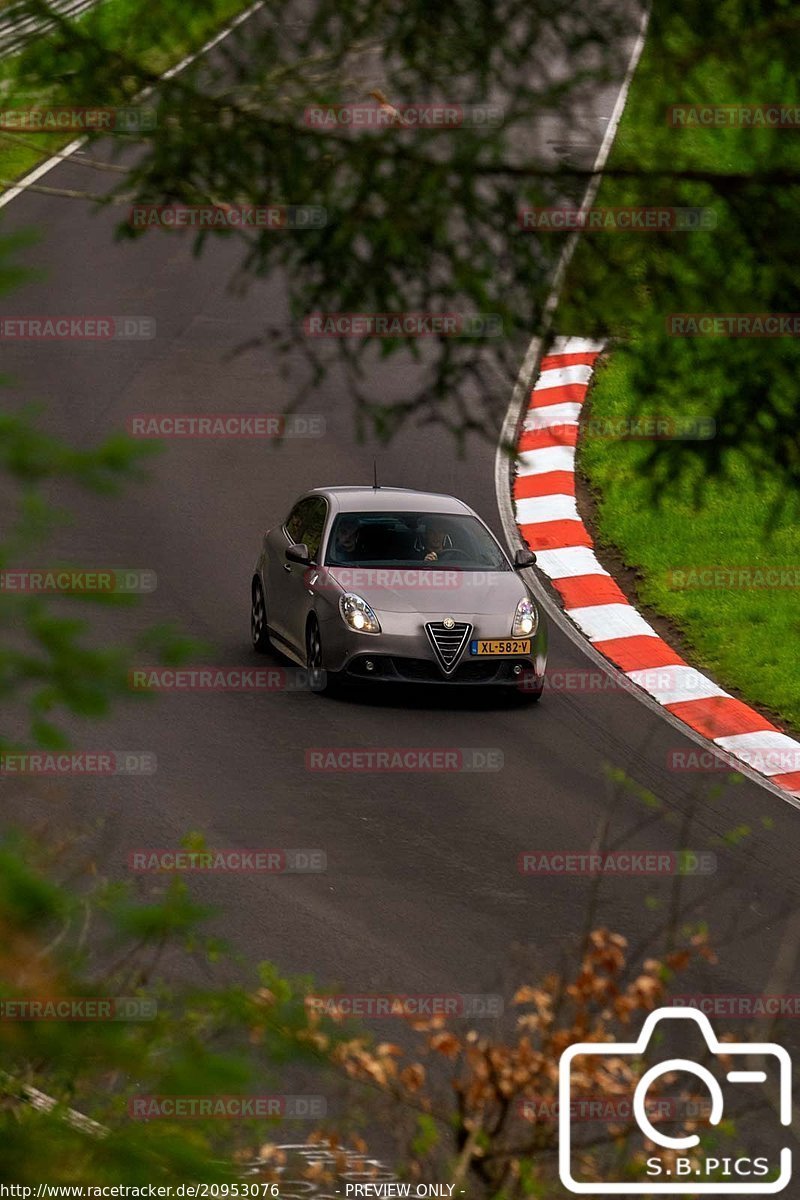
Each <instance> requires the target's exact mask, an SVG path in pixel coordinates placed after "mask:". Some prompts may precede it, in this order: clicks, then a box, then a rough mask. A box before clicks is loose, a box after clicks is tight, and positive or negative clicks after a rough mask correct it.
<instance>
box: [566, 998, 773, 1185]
mask: <svg viewBox="0 0 800 1200" xmlns="http://www.w3.org/2000/svg"><path fill="white" fill-rule="evenodd" d="M670 1021H672V1022H675V1021H683V1022H684V1026H686V1024H687V1023H688V1022H691V1023H692V1024H694V1025H696V1026H697V1027H698V1028H699V1030H700V1032H701V1033H702V1036H703V1038H704V1040H705V1042H706V1046H707V1048H708V1051H709V1052H710V1054H712V1055H714V1056H717V1057H722V1058H724V1059H726V1060H727V1059H729V1058H730V1059H732V1060H734V1062H733V1068H726V1067H723V1066H722V1064H721V1063H720V1071H719V1074H717V1075H715V1074H714V1073H713V1072H712V1071H711V1070H710V1069H709V1068H708V1067H706V1066H703V1065H702V1064H701V1063H698V1062H695V1061H693V1060H691V1059H688V1058H669V1059H665V1060H664V1061H662V1062H658V1063H656V1064H655V1065H654V1066H652V1067H650V1068H649V1069H647V1070H645V1071H644V1072H643V1073H642V1074H641V1076H640V1077H639V1078H638V1082H637V1084H636V1090H635V1092H634V1095H633V1105H632V1109H633V1116H634V1120H635V1123H636V1125H637V1126H638V1130H639V1132H640V1133H641V1135H642V1136H643V1138H645V1139H646V1140H647V1141H648V1142H652V1143H653V1144H654V1145H655V1146H656V1147H657V1148H658V1150H661V1151H664V1152H666V1154H665V1156H664V1159H663V1160H662V1158H661V1157H660V1156H659V1154H658V1151H655V1152H653V1151H651V1152H650V1153H651V1155H652V1157H648V1158H647V1165H646V1168H645V1170H646V1176H647V1177H646V1178H642V1179H640V1180H635V1181H632V1180H631V1179H630V1176H628V1178H626V1179H619V1180H609V1181H608V1182H597V1181H595V1180H581V1179H580V1178H577V1177H576V1176H577V1174H578V1170H577V1167H578V1163H577V1158H578V1157H579V1156H580V1154H581V1147H580V1144H579V1143H576V1139H575V1136H574V1135H575V1130H574V1128H573V1123H572V1120H571V1116H572V1113H571V1100H572V1077H573V1070H574V1067H573V1064H574V1061H575V1059H576V1058H581V1059H586V1060H594V1062H593V1063H592V1064H591V1065H592V1066H593V1067H597V1066H598V1065H601V1064H603V1062H604V1061H605V1063H607V1067H606V1069H607V1070H609V1071H613V1070H614V1068H615V1064H614V1061H613V1060H615V1059H620V1058H622V1059H624V1058H626V1057H627V1058H629V1059H630V1060H631V1062H632V1063H637V1064H638V1063H640V1062H641V1060H642V1059H643V1058H644V1056H645V1053H646V1051H647V1049H648V1047H649V1046H650V1043H651V1039H652V1037H653V1034H654V1033H655V1031H656V1027H657V1026H658V1025H659V1024H660V1023H662V1022H670ZM754 1059H755V1060H758V1063H757V1066H758V1069H756V1064H754V1063H753V1060H754ZM737 1060H738V1061H737ZM748 1060H749V1061H748ZM628 1065H630V1064H628ZM768 1067H771V1068H772V1073H771V1078H772V1081H773V1084H774V1085H775V1084H776V1085H777V1086H776V1087H775V1090H774V1096H775V1106H776V1108H777V1111H778V1116H779V1120H780V1123H781V1125H784V1126H789V1125H791V1120H792V1113H791V1109H792V1061H791V1058H790V1057H789V1054H788V1052H787V1051H786V1050H784V1048H783V1047H782V1046H778V1045H776V1044H775V1043H774V1042H720V1041H719V1040H718V1039H717V1036H716V1034H715V1032H714V1029H713V1027H712V1025H711V1022H710V1021H709V1019H708V1017H707V1016H706V1015H705V1014H704V1013H701V1012H698V1011H696V1010H695V1009H686V1008H659V1009H656V1010H655V1012H652V1013H650V1015H649V1016H648V1017H647V1020H646V1021H645V1023H644V1025H643V1027H642V1032H641V1034H640V1036H639V1039H638V1041H635V1042H578V1043H576V1044H575V1045H572V1046H570V1047H569V1048H568V1049H567V1050H565V1051H564V1053H563V1054H562V1056H561V1059H560V1062H559V1079H558V1089H559V1117H558V1121H559V1130H558V1133H559V1150H558V1154H559V1164H558V1165H559V1176H560V1179H561V1183H562V1184H563V1186H564V1187H565V1188H566V1189H567V1191H569V1192H572V1193H575V1194H577V1195H584V1196H604V1195H605V1196H607V1195H614V1196H633V1195H639V1196H643V1195H647V1196H652V1195H660V1194H665V1195H666V1194H672V1195H683V1196H687V1195H691V1196H700V1195H706V1194H709V1195H712V1194H714V1195H718V1196H719V1195H728V1196H730V1195H739V1196H751V1197H753V1196H759V1195H775V1194H776V1193H778V1192H782V1191H783V1190H784V1188H786V1186H787V1185H788V1183H789V1182H790V1180H791V1177H792V1152H791V1150H790V1149H789V1147H787V1146H784V1147H783V1148H782V1149H781V1151H780V1156H779V1157H777V1156H773V1158H774V1160H775V1161H774V1162H770V1160H769V1159H768V1158H767V1157H765V1156H756V1157H747V1156H743V1155H742V1154H739V1153H738V1152H737V1155H736V1156H733V1155H732V1156H731V1157H721V1156H720V1155H719V1152H718V1150H717V1149H716V1148H715V1149H714V1151H713V1157H703V1156H702V1154H703V1146H702V1138H701V1136H700V1135H699V1134H697V1133H688V1134H686V1135H685V1136H682V1137H673V1136H671V1135H670V1134H668V1133H666V1132H665V1131H664V1130H663V1129H660V1128H658V1127H656V1126H655V1125H654V1124H653V1122H652V1121H651V1119H650V1115H649V1113H648V1111H647V1093H648V1091H649V1089H650V1088H651V1087H652V1086H653V1084H654V1083H655V1082H656V1080H658V1079H660V1078H662V1077H663V1076H674V1075H675V1074H676V1073H678V1074H680V1073H683V1074H689V1075H693V1076H694V1077H695V1078H696V1079H699V1080H700V1081H701V1082H702V1084H703V1085H705V1088H706V1089H707V1090H708V1093H709V1096H710V1106H709V1108H708V1113H707V1120H708V1123H709V1125H710V1126H712V1127H714V1126H717V1125H719V1123H720V1121H721V1120H722V1117H723V1112H724V1107H725V1093H724V1092H723V1088H722V1086H721V1084H720V1078H722V1079H723V1080H725V1081H726V1082H727V1083H728V1084H733V1085H737V1084H743V1085H747V1084H750V1085H754V1086H757V1085H764V1084H766V1083H768V1081H769V1079H770V1075H769V1074H768V1071H767V1070H766V1069H764V1068H768ZM709 1176H710V1177H709ZM767 1176H768V1177H769V1178H766V1177H767ZM776 1176H777V1177H776Z"/></svg>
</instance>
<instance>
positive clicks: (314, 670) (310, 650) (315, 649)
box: [306, 617, 338, 696]
mask: <svg viewBox="0 0 800 1200" xmlns="http://www.w3.org/2000/svg"><path fill="white" fill-rule="evenodd" d="M306 668H307V670H308V686H309V687H310V688H311V691H312V692H317V694H318V695H320V696H322V695H326V694H327V695H330V694H331V693H332V692H334V691H335V690H336V684H337V682H338V679H337V676H336V675H335V674H334V673H333V672H331V671H326V670H325V660H324V656H323V652H322V635H321V634H320V631H319V622H318V621H317V619H316V617H311V618H310V620H309V622H308V625H307V627H306Z"/></svg>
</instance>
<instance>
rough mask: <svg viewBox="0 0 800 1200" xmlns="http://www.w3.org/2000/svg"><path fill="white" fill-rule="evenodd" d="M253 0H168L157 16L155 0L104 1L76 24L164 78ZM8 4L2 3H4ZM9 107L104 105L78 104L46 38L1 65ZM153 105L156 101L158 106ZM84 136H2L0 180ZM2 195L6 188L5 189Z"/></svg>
mask: <svg viewBox="0 0 800 1200" xmlns="http://www.w3.org/2000/svg"><path fill="white" fill-rule="evenodd" d="M249 3H250V0H202V2H201V3H197V4H194V3H193V4H191V5H187V4H185V3H183V0H180V2H178V0H164V2H163V3H160V4H159V5H158V11H157V15H156V14H155V12H154V7H155V6H153V5H152V4H151V3H150V2H149V0H105V2H104V3H103V4H102V5H100V6H99V7H98V8H97V9H93V10H91V11H90V12H89V13H87V14H85V15H84V16H83V17H81V18H79V20H78V21H76V22H75V24H76V27H77V28H79V29H84V30H86V31H87V32H88V33H91V36H92V37H93V38H95V39H97V40H98V41H99V42H100V44H101V45H107V46H109V47H113V48H114V49H116V50H120V51H121V52H122V53H123V54H124V55H125V57H126V58H127V59H128V60H129V61H135V62H138V63H140V64H141V65H142V66H143V67H144V68H145V69H146V70H147V71H148V72H152V73H153V74H161V73H163V72H164V71H165V70H167V68H168V67H170V66H172V65H174V64H175V63H177V62H180V60H181V59H182V58H184V57H185V56H186V55H187V54H189V53H191V52H192V51H193V50H197V49H199V48H200V47H201V46H202V45H203V44H204V42H206V41H207V40H208V39H209V38H210V37H212V36H213V34H214V32H215V31H216V30H217V29H219V28H221V27H222V26H224V25H225V24H226V22H228V21H229V20H231V19H232V18H233V17H234V16H236V15H237V14H238V13H240V12H242V11H244V9H246V8H247V7H248V6H249ZM0 6H2V0H0ZM0 95H1V96H2V107H3V108H4V109H17V108H32V109H41V108H45V107H47V106H58V105H80V104H84V105H94V106H97V107H102V106H103V99H102V97H98V96H94V97H91V98H83V99H81V98H77V97H76V96H74V95H73V94H72V93H71V92H70V88H69V83H68V78H67V79H65V78H59V62H58V56H57V55H53V53H52V52H51V51H50V49H49V47H48V40H47V38H43V39H39V40H37V41H36V42H34V43H32V44H31V45H30V46H29V47H27V48H26V49H25V50H24V51H23V53H21V54H19V55H15V56H14V57H13V58H7V59H3V60H0ZM150 103H151V104H152V103H153V101H152V100H151V101H150ZM76 136H79V133H76V132H70V133H63V134H62V133H35V134H32V133H27V134H26V133H19V134H15V133H13V132H11V131H8V130H0V179H2V180H9V181H10V180H15V179H19V178H20V177H21V176H23V175H25V174H27V173H28V171H31V170H33V168H34V167H36V166H37V164H38V163H39V162H41V161H42V160H44V159H46V158H48V157H49V156H50V155H52V154H55V153H56V152H57V151H58V150H60V149H62V148H63V147H64V146H66V145H68V144H69V142H71V141H72V140H74V138H75V137H76ZM0 190H2V185H0Z"/></svg>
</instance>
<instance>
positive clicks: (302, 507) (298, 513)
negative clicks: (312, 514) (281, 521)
mask: <svg viewBox="0 0 800 1200" xmlns="http://www.w3.org/2000/svg"><path fill="white" fill-rule="evenodd" d="M313 503H314V501H313V499H312V498H311V497H307V498H306V499H305V500H300V501H299V502H298V503H297V504H295V506H294V508H293V509H292V511H291V512H290V513H289V516H288V517H287V518H286V532H287V533H288V535H289V537H290V538H291V539H292V541H293V542H294V543H295V544H296V543H297V542H302V540H303V538H302V536H301V535H302V532H303V519H304V515H305V511H306V509H307V508H308V506H309V504H313Z"/></svg>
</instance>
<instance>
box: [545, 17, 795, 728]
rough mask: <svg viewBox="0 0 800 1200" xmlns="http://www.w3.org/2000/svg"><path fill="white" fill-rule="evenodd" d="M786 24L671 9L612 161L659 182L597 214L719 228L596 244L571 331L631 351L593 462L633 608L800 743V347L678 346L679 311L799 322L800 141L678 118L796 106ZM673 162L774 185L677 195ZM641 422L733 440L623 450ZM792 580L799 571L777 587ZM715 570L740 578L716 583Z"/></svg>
mask: <svg viewBox="0 0 800 1200" xmlns="http://www.w3.org/2000/svg"><path fill="white" fill-rule="evenodd" d="M777 11H778V10H774V11H773V10H771V9H770V11H769V12H767V13H766V14H765V24H764V26H763V27H762V28H758V27H754V28H751V26H750V25H749V24H748V22H752V21H753V19H754V18H753V10H751V9H749V8H747V6H746V5H744V4H740V3H738V2H736V0H734V2H732V3H730V4H729V5H727V6H726V7H725V8H724V9H723V8H721V9H716V10H715V12H714V13H713V14H711V13H710V12H709V13H705V14H703V13H702V12H701V10H700V9H698V8H697V7H696V6H693V5H692V4H690V3H688V2H686V3H683V2H682V0H678V4H677V6H672V7H671V8H670V9H669V11H667V10H666V9H662V8H660V7H658V8H657V11H656V14H655V17H654V21H653V26H652V29H651V34H650V38H649V40H648V44H647V46H646V49H645V53H644V55H643V57H642V60H641V63H640V66H639V69H638V71H637V74H636V76H635V79H634V82H633V86H632V88H631V91H630V95H629V99H628V103H627V107H626V111H625V115H624V117H623V120H622V122H621V125H620V129H619V133H618V138H617V142H616V144H615V148H614V152H613V154H612V158H611V162H610V164H609V166H610V168H611V169H612V171H613V170H614V168H615V167H616V168H619V167H623V166H626V165H629V164H635V165H637V166H638V167H642V168H644V169H645V170H648V169H649V170H651V171H652V172H653V173H652V175H651V176H650V178H646V179H641V178H640V179H629V178H621V177H617V178H613V177H607V178H606V179H605V180H604V183H603V185H602V188H601V191H600V196H599V197H598V201H597V203H598V204H600V205H631V204H635V205H692V206H704V207H706V208H710V209H711V210H712V211H713V213H714V220H715V228H713V229H712V230H710V231H708V232H693V233H678V232H675V233H664V234H648V233H639V234H631V233H625V234H621V233H601V232H593V233H586V234H585V235H584V236H583V238H582V240H581V243H580V245H579V248H578V251H577V253H576V256H575V259H574V260H573V264H572V267H571V270H570V273H569V278H568V281H567V287H566V289H565V294H564V301H563V303H562V306H561V312H560V319H559V321H558V323H557V327H558V330H559V332H571V333H575V334H580V335H583V336H594V335H604V336H609V335H610V336H612V337H616V338H617V341H616V342H615V344H614V349H613V351H612V353H611V355H610V357H609V359H608V361H607V362H606V363H605V365H604V366H602V367H601V369H600V371H599V372H598V376H597V380H596V383H595V386H594V387H593V389H592V393H591V397H590V407H589V408H588V411H587V413H586V414H585V417H586V418H587V420H586V429H585V431H584V434H583V435H582V439H581V448H580V451H579V460H578V466H579V471H580V472H581V474H582V476H583V478H584V480H585V481H586V482H587V484H588V485H589V488H590V490H591V491H592V493H593V494H594V496H595V498H596V504H595V506H594V533H595V535H596V538H597V541H598V547H599V552H600V555H601V558H602V557H603V554H604V552H605V553H607V554H608V556H609V558H613V559H615V560H616V562H617V563H619V559H620V557H621V559H622V561H623V563H624V565H625V566H627V567H630V568H632V569H633V572H635V576H634V575H633V574H632V573H631V572H628V573H626V574H627V577H628V578H629V579H632V578H635V581H636V582H635V585H634V586H635V592H636V595H635V597H634V598H635V599H638V600H639V601H641V602H643V603H644V604H645V605H647V606H650V607H651V608H652V609H653V610H655V611H656V612H658V613H660V614H662V615H664V616H665V617H667V618H669V619H670V620H671V621H672V622H673V624H674V627H675V629H676V632H677V633H678V634H679V640H680V641H681V642H682V645H683V648H684V650H685V651H686V652H687V653H689V654H690V655H691V657H692V661H693V662H695V664H696V665H698V666H700V667H702V668H705V669H707V670H709V671H710V672H712V673H713V674H714V675H715V676H716V677H717V679H718V680H719V681H720V682H721V684H722V685H723V686H727V687H730V688H732V689H734V690H738V691H739V692H740V693H741V694H742V695H744V696H745V697H746V698H747V699H749V700H750V701H751V702H753V703H755V704H759V705H761V706H763V707H764V708H765V709H767V710H769V711H771V712H773V713H776V714H778V716H779V717H780V718H781V719H782V720H783V721H785V722H786V723H788V724H790V725H792V726H793V727H794V728H795V729H800V677H798V673H797V670H796V660H797V651H798V645H799V644H800V636H799V635H800V605H799V604H798V590H797V589H798V586H800V520H799V519H798V518H799V517H800V511H799V510H798V503H797V492H796V490H795V491H794V492H792V490H791V488H790V481H791V473H790V472H789V471H788V468H790V467H792V465H793V456H794V461H795V462H796V453H797V445H798V443H797V437H796V428H797V411H798V403H797V398H796V397H797V380H798V378H800V352H799V349H798V339H797V338H769V339H765V338H761V339H755V340H754V339H752V338H749V339H743V338H730V337H719V336H715V337H701V338H686V337H676V336H675V335H674V332H670V314H674V313H797V312H800V303H799V301H800V292H799V291H798V285H797V283H796V270H795V269H793V268H791V267H790V264H791V263H792V262H794V261H795V259H796V251H795V252H792V251H791V250H790V247H793V246H794V244H795V241H796V234H794V235H792V236H790V234H789V230H790V228H791V226H790V225H789V224H787V222H788V221H789V214H790V213H791V212H792V211H793V210H794V211H796V204H797V198H798V197H797V189H796V188H795V187H792V186H782V185H781V184H780V183H775V181H774V175H775V173H780V172H781V171H796V170H797V167H798V164H799V163H800V151H799V150H798V140H800V135H798V132H797V130H796V129H795V130H792V129H769V128H748V127H745V128H711V129H709V128H696V129H687V128H675V127H673V126H671V125H670V124H669V123H668V119H667V110H668V107H669V106H671V105H675V104H684V103H695V104H709V103H711V104H726V103H731V104H750V105H753V104H757V103H764V104H766V103H776V102H780V103H781V104H786V105H791V104H794V105H797V102H798V101H797V97H798V83H797V77H796V71H795V70H794V69H793V68H792V67H791V65H790V64H791V58H790V55H791V54H793V53H794V52H795V50H796V40H797V35H796V34H795V33H792V32H791V31H790V32H789V33H788V34H787V32H786V26H785V23H783V24H782V23H781V19H777V18H776V15H775V14H776V13H777ZM784 43H785V45H784ZM664 165H666V166H667V167H668V168H677V169H681V168H683V169H685V170H687V171H689V170H690V171H693V172H703V171H704V170H724V171H726V172H730V173H731V174H733V175H737V174H738V175H741V176H742V177H746V176H747V175H751V174H752V172H753V171H754V169H755V168H756V167H758V168H759V169H764V170H768V171H771V172H772V173H773V179H772V180H771V181H765V182H763V183H759V182H758V181H753V180H750V181H749V182H747V183H744V184H741V183H738V182H737V183H735V184H734V185H730V186H729V185H727V184H726V185H725V187H722V188H720V187H718V186H715V185H713V184H711V183H709V182H707V181H705V180H701V179H698V178H696V177H695V178H693V179H691V180H687V179H682V180H678V181H677V182H676V180H675V179H667V178H665V176H664V175H663V174H660V173H659V168H660V167H662V166H664ZM795 224H796V223H795ZM634 415H635V416H637V417H641V416H645V415H649V416H652V417H654V418H656V419H659V420H662V421H667V422H670V421H672V422H676V423H682V422H683V421H684V420H687V419H690V418H700V419H701V420H705V421H712V422H714V423H715V434H714V436H713V437H712V438H711V439H710V440H706V441H699V440H696V441H691V440H665V441H663V442H659V443H655V442H645V441H634V440H620V438H619V437H617V436H615V435H614V434H613V431H620V430H624V429H625V428H626V422H628V421H629V419H630V418H631V417H633V416H634ZM784 429H785V430H787V433H786V436H783V434H782V432H781V431H782V430H784ZM792 431H794V436H792ZM654 452H655V453H654ZM780 567H783V568H793V572H792V573H791V574H789V575H784V576H783V578H781V577H780V576H770V575H765V574H764V572H765V571H766V570H768V569H769V568H780ZM710 568H728V569H730V570H731V572H733V573H732V574H730V575H726V574H725V573H724V572H723V573H721V574H720V573H716V574H714V575H708V574H700V572H707V571H708V569H710ZM612 569H613V567H612ZM693 570H694V571H695V574H694V575H692V574H691V572H692V571H693ZM687 573H688V574H687ZM687 585H688V586H687ZM776 585H777V586H776ZM629 590H630V589H629Z"/></svg>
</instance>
